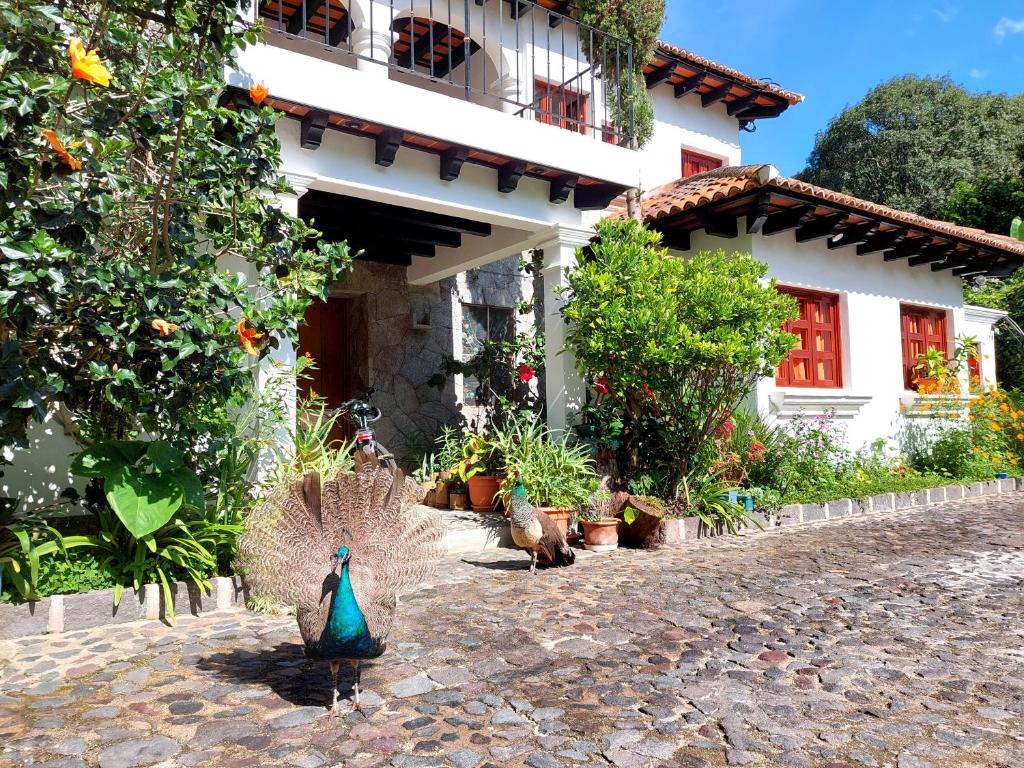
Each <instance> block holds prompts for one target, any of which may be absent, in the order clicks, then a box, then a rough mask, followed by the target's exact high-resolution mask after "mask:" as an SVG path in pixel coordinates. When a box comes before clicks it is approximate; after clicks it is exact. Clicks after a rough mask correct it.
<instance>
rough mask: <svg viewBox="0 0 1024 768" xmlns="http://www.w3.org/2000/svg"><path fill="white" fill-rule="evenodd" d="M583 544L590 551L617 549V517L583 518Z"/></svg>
mask: <svg viewBox="0 0 1024 768" xmlns="http://www.w3.org/2000/svg"><path fill="white" fill-rule="evenodd" d="M583 545H584V546H585V547H586V548H587V549H589V550H590V551H591V552H611V551H612V550H613V549H618V548H619V521H618V519H616V518H609V519H606V520H584V521H583Z"/></svg>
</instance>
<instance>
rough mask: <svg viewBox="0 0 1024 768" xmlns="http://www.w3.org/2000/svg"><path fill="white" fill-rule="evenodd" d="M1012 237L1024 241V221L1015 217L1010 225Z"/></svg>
mask: <svg viewBox="0 0 1024 768" xmlns="http://www.w3.org/2000/svg"><path fill="white" fill-rule="evenodd" d="M1010 237H1012V238H1015V239H1016V240H1024V219H1022V218H1021V217H1020V216H1014V217H1013V221H1012V222H1011V223H1010Z"/></svg>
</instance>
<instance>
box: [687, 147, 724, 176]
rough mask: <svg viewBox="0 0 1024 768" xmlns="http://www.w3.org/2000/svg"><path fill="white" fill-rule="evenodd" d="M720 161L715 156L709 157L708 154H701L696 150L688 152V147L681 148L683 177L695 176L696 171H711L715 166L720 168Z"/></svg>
mask: <svg viewBox="0 0 1024 768" xmlns="http://www.w3.org/2000/svg"><path fill="white" fill-rule="evenodd" d="M721 167H722V161H721V160H719V159H718V158H717V157H710V156H709V155H702V154H700V153H698V152H690V151H689V150H688V149H684V150H683V178H684V179H685V178H687V177H688V176H696V175H697V174H698V173H705V172H707V171H713V170H714V169H715V168H721Z"/></svg>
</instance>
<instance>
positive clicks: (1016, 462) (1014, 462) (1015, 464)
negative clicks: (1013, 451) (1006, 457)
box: [1010, 459, 1019, 467]
mask: <svg viewBox="0 0 1024 768" xmlns="http://www.w3.org/2000/svg"><path fill="white" fill-rule="evenodd" d="M1010 463H1011V464H1013V466H1015V467H1016V466H1017V464H1018V463H1019V462H1018V461H1017V460H1016V459H1010Z"/></svg>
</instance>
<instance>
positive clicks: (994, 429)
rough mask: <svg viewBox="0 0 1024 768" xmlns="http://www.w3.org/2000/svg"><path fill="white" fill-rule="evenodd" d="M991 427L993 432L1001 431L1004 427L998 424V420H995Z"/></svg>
mask: <svg viewBox="0 0 1024 768" xmlns="http://www.w3.org/2000/svg"><path fill="white" fill-rule="evenodd" d="M991 427H992V431H993V432H999V431H1000V430H1001V429H1002V427H1000V426H999V425H998V424H997V423H996V422H994V421H993V422H992V424H991Z"/></svg>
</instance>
